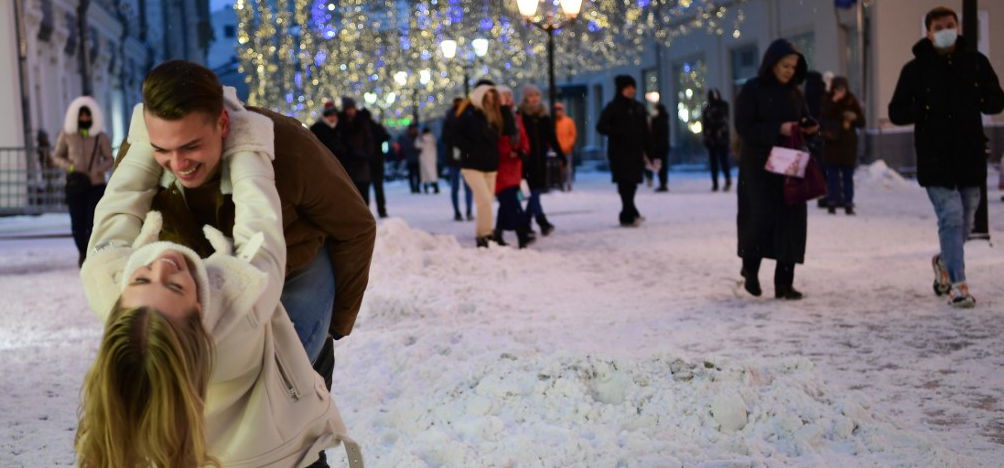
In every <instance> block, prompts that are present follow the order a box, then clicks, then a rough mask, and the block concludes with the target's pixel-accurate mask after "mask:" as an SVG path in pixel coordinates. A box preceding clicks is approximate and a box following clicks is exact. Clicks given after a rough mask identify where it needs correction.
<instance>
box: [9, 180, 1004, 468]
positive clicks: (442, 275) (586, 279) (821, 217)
mask: <svg viewBox="0 0 1004 468" xmlns="http://www.w3.org/2000/svg"><path fill="white" fill-rule="evenodd" d="M674 176H675V178H674ZM608 177H609V176H608V175H606V174H584V175H582V176H580V180H579V183H578V184H577V185H576V190H575V191H574V192H571V193H555V194H550V195H547V196H545V197H544V199H543V203H544V207H545V210H546V211H547V212H548V214H549V218H550V220H551V222H553V223H554V224H555V225H556V226H557V228H558V229H557V231H556V232H555V233H554V234H553V235H552V236H550V237H548V238H543V239H541V240H540V241H538V243H537V244H536V245H534V246H533V247H532V248H531V249H528V250H524V251H517V250H515V249H489V250H487V251H486V250H475V249H474V248H473V245H474V236H473V229H474V226H473V223H468V222H464V223H456V222H453V221H452V220H451V219H452V209H451V208H450V202H449V195H448V193H441V194H440V195H410V194H407V193H406V191H407V190H406V188H405V187H404V186H403V184H401V183H399V182H395V183H393V184H391V185H390V186H389V187H388V197H389V204H388V211H389V212H390V214H391V215H392V216H396V217H399V219H394V218H392V219H388V220H384V221H382V222H381V223H380V229H379V234H378V241H377V252H376V254H375V257H374V263H373V268H372V272H371V282H370V288H369V289H368V291H367V296H366V300H365V303H364V308H363V311H362V312H361V313H360V316H359V321H358V323H357V326H356V329H355V330H354V332H353V333H352V335H351V336H349V337H347V338H345V339H344V340H342V341H341V342H339V343H338V347H337V349H336V355H337V358H338V364H337V367H336V369H335V382H336V384H335V387H336V388H335V391H334V394H335V397H336V399H337V401H338V404H339V407H340V408H341V410H342V413H343V416H344V418H345V421H346V423H347V425H348V427H349V430H350V434H351V435H352V436H353V437H354V438H356V439H357V440H359V441H360V442H361V443H362V444H363V447H364V455H365V457H366V459H367V462H368V463H369V465H370V466H376V467H396V466H450V467H453V466H548V467H550V466H611V467H612V466H638V467H652V466H687V467H691V466H705V467H732V466H736V467H740V466H742V467H746V466H749V467H761V466H834V467H838V466H839V467H843V466H931V467H941V466H987V467H990V466H999V460H1000V459H1001V458H1002V457H1004V406H1002V403H1001V400H1002V399H1004V358H1002V357H1001V350H1004V322H1002V320H1001V314H1002V313H1004V281H1001V279H1002V278H1004V254H1002V253H1001V251H1000V248H999V247H998V248H991V247H990V246H989V245H988V244H986V243H985V242H983V243H970V244H969V245H967V258H968V262H967V270H968V276H969V279H970V282H971V288H972V290H973V293H974V294H975V295H976V297H977V300H978V301H979V304H978V306H977V308H976V309H974V310H969V311H958V310H954V309H951V308H949V307H948V306H946V305H945V304H944V303H943V301H942V300H940V299H937V298H935V297H934V296H933V294H932V293H931V286H930V282H931V273H930V271H929V269H930V268H929V263H928V262H929V260H930V256H931V255H932V254H933V253H934V250H935V249H936V247H937V236H936V226H935V221H934V215H933V212H932V210H931V208H930V206H929V202H928V201H927V198H926V195H925V194H924V192H923V191H922V190H921V189H920V188H919V187H916V186H915V185H913V184H912V183H907V184H897V183H892V184H890V185H891V188H890V187H884V186H882V184H879V183H874V180H873V182H872V183H867V184H863V186H860V187H859V193H858V197H859V199H858V212H859V215H858V216H855V217H848V216H845V215H842V214H841V215H837V216H830V215H827V214H826V212H825V211H824V210H816V209H815V208H811V211H810V219H809V237H808V252H807V255H806V264H805V265H804V266H799V268H798V269H797V271H796V279H795V283H796V287H798V288H799V289H800V290H802V291H803V292H805V293H806V295H807V297H806V299H805V300H803V301H801V302H778V301H775V300H773V299H767V298H760V299H756V298H752V297H748V296H747V295H745V294H744V293H739V292H737V285H736V281H737V280H738V270H739V259H738V258H736V256H735V206H736V200H735V194H734V193H728V194H722V193H711V192H709V191H708V188H709V186H710V181H708V180H706V176H703V175H701V176H698V175H692V174H687V175H678V174H672V175H671V190H672V192H670V193H668V194H655V193H651V190H650V189H645V188H642V189H640V190H639V192H640V194H639V199H638V205H639V209H640V211H641V212H642V214H644V215H645V216H646V217H647V218H648V222H647V223H646V224H645V225H644V226H642V227H641V228H640V229H621V228H619V227H617V226H616V221H617V218H616V216H617V210H618V206H619V200H618V198H617V195H616V191H615V189H614V187H613V186H612V185H611V184H609V182H608V179H607V178H608ZM876 180H878V179H876ZM994 200H999V194H997V192H996V191H993V192H992V193H991V207H990V209H991V212H990V214H991V224H992V235H994V237H995V239H997V240H998V241H1000V240H1001V239H1004V205H1002V204H1001V203H1000V202H994ZM430 233H434V234H430ZM509 237H510V238H512V237H513V236H512V234H511V233H510V235H509ZM512 240H515V239H512ZM75 258H76V254H75V251H74V249H73V246H72V242H66V243H65V245H63V246H55V245H54V244H52V243H44V242H42V241H39V242H38V243H37V245H27V246H22V247H20V248H18V249H3V244H2V243H0V297H3V298H4V303H5V305H6V307H5V308H4V311H3V313H2V323H3V324H4V325H3V327H2V328H0V375H3V376H4V377H3V380H2V381H0V392H2V393H0V394H2V395H4V396H3V397H0V414H3V415H4V418H3V423H2V425H0V466H31V465H45V466H49V465H66V464H70V463H72V441H73V430H74V427H75V414H76V405H77V403H78V392H79V385H80V382H81V379H82V377H83V374H84V372H85V371H86V369H87V367H88V366H89V364H90V362H91V360H92V359H93V355H94V350H95V348H96V343H97V340H98V338H99V335H100V327H99V324H98V323H96V322H97V321H96V319H95V318H94V316H93V314H91V313H90V312H89V311H87V310H86V307H85V302H84V299H83V294H82V292H81V291H80V284H79V280H78V279H77V271H76V267H75ZM765 263H766V265H765V266H764V268H763V270H762V271H761V281H762V282H763V283H764V286H765V297H766V296H771V294H772V292H773V291H772V287H771V281H770V277H771V274H772V270H773V263H772V262H769V261H768V262H765ZM771 297H772V296H771ZM329 453H330V455H329V456H330V457H331V459H333V460H334V462H335V463H339V461H340V460H342V455H341V453H340V452H339V451H331V452H329Z"/></svg>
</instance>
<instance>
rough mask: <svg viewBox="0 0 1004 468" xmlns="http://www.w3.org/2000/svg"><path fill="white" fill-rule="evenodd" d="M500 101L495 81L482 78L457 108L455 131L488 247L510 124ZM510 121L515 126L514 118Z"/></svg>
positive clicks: (478, 234)
mask: <svg viewBox="0 0 1004 468" xmlns="http://www.w3.org/2000/svg"><path fill="white" fill-rule="evenodd" d="M499 103H500V99H499V94H498V91H496V90H495V84H494V83H492V82H491V81H488V80H481V81H478V84H477V85H476V86H475V87H474V90H473V91H471V95H470V99H469V100H467V101H464V103H462V104H461V105H460V106H459V107H458V108H457V113H456V116H457V121H456V122H455V124H454V125H455V127H454V131H453V134H452V136H453V144H454V145H456V146H457V148H460V168H461V169H460V173H461V175H463V176H464V180H466V181H467V185H469V186H470V187H471V192H473V193H474V204H475V207H476V208H477V222H476V227H475V240H476V244H477V246H478V247H488V242H489V241H490V240H491V239H492V234H493V232H492V231H493V216H492V201H493V200H494V196H495V178H496V172H497V171H498V166H499V149H498V140H499V137H500V136H501V135H502V134H503V133H506V132H505V129H506V127H507V125H506V123H505V121H504V120H503V119H504V117H503V112H502V110H501V109H500V106H499ZM510 114H511V113H510ZM509 125H511V126H513V127H515V124H514V123H513V122H512V119H511V118H510V119H509Z"/></svg>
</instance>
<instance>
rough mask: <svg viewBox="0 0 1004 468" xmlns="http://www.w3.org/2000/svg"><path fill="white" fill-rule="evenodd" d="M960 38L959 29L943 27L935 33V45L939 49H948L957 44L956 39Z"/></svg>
mask: <svg viewBox="0 0 1004 468" xmlns="http://www.w3.org/2000/svg"><path fill="white" fill-rule="evenodd" d="M958 38H959V31H958V30H957V29H955V28H952V29H942V30H941V31H938V32H936V33H934V46H935V47H937V48H939V49H947V48H949V47H951V46H953V45H955V41H956V40H957V39H958Z"/></svg>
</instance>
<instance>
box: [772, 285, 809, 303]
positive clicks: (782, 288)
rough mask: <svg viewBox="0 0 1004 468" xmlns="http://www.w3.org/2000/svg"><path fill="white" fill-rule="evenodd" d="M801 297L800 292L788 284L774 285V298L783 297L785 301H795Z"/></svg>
mask: <svg viewBox="0 0 1004 468" xmlns="http://www.w3.org/2000/svg"><path fill="white" fill-rule="evenodd" d="M802 297H803V295H802V293H801V292H799V291H798V290H796V289H795V288H794V287H793V286H791V285H790V284H788V285H780V284H775V285H774V298H775V299H784V300H786V301H797V300H799V299H801V298H802Z"/></svg>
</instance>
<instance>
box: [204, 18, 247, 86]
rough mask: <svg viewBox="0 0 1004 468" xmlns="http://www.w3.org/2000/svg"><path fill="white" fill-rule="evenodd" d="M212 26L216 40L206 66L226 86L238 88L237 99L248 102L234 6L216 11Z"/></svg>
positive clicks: (210, 48) (210, 50)
mask: <svg viewBox="0 0 1004 468" xmlns="http://www.w3.org/2000/svg"><path fill="white" fill-rule="evenodd" d="M212 24H213V37H214V39H213V43H212V45H211V46H210V47H209V57H208V60H207V61H206V65H207V66H208V67H209V68H210V69H212V70H213V71H214V72H215V73H216V75H217V76H219V77H220V82H222V83H223V85H224V86H233V87H234V88H236V89H237V97H239V98H241V100H242V101H245V102H247V99H248V91H249V90H248V84H247V83H246V82H245V81H244V73H242V72H241V71H240V65H241V64H240V60H239V59H238V58H237V13H236V12H234V7H233V5H225V6H224V7H223V8H221V9H219V10H216V11H214V12H213V13H212Z"/></svg>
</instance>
